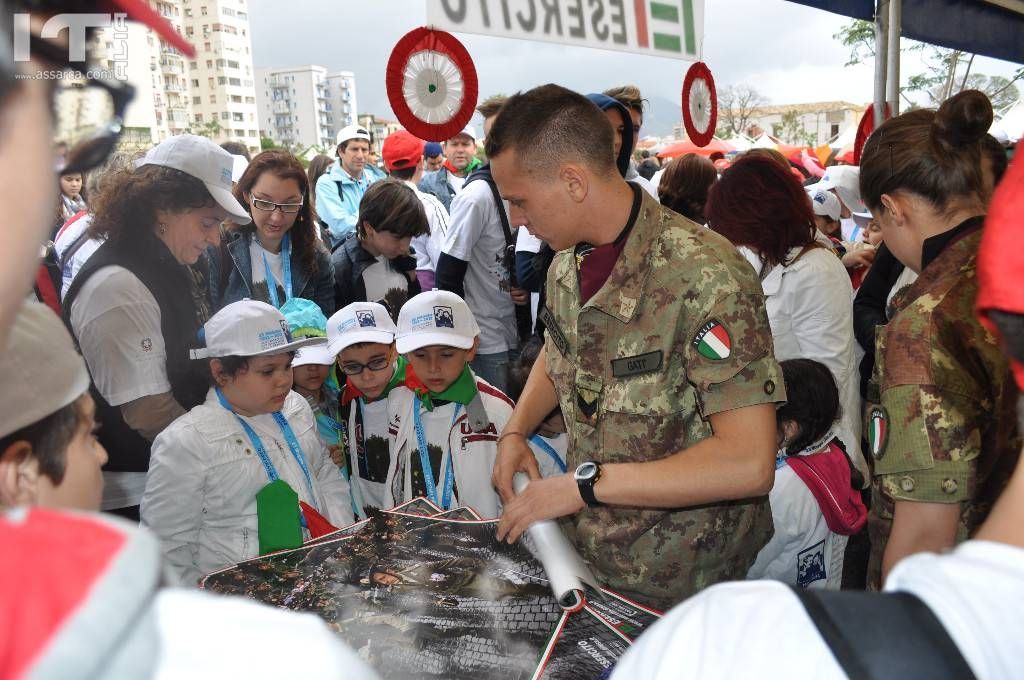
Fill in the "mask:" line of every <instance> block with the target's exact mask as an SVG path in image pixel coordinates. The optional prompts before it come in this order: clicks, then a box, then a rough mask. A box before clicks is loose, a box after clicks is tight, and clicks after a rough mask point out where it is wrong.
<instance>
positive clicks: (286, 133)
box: [256, 65, 356, 151]
mask: <svg viewBox="0 0 1024 680" xmlns="http://www.w3.org/2000/svg"><path fill="white" fill-rule="evenodd" d="M256 85H257V88H256V102H257V109H258V111H259V122H260V131H261V132H262V134H263V136H265V137H269V138H270V139H272V140H274V141H275V142H277V143H278V144H283V145H285V146H289V147H292V148H295V149H297V150H303V149H309V148H311V147H314V148H317V149H320V150H325V151H332V150H333V149H334V140H335V136H336V135H337V133H338V131H339V130H341V129H342V128H343V127H345V126H346V125H351V124H352V123H353V122H355V111H356V108H355V105H356V86H355V76H354V75H353V74H352V73H351V72H350V71H338V72H336V73H328V72H327V69H326V68H324V67H323V66H315V65H307V66H296V67H294V68H267V69H260V70H258V71H257V73H256Z"/></svg>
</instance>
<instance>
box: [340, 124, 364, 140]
mask: <svg viewBox="0 0 1024 680" xmlns="http://www.w3.org/2000/svg"><path fill="white" fill-rule="evenodd" d="M350 139H365V140H366V141H370V133H369V132H367V131H366V128H364V127H363V126H362V125H346V126H345V127H343V128H341V129H340V130H338V137H337V138H336V139H335V141H334V143H335V144H341V143H342V142H347V141H348V140H350Z"/></svg>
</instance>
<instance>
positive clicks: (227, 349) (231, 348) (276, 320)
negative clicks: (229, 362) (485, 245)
mask: <svg viewBox="0 0 1024 680" xmlns="http://www.w3.org/2000/svg"><path fill="white" fill-rule="evenodd" d="M203 335H204V336H205V338H206V347H204V348H202V349H194V350H192V351H191V352H190V354H191V356H192V358H193V359H213V358H216V357H260V356H267V355H271V354H282V353H284V352H294V351H295V350H297V349H299V348H301V347H307V346H310V345H322V344H324V339H323V338H300V339H298V340H295V339H292V333H291V329H290V328H289V327H288V321H287V320H286V319H285V318H284V314H282V313H281V312H280V311H279V310H278V309H277V308H276V307H274V306H272V305H268V304H267V303H266V302H260V301H258V300H240V301H238V302H232V303H231V304H230V305H227V306H225V307H224V308H223V309H221V310H220V311H219V312H217V313H216V314H214V315H213V316H211V317H210V320H209V321H207V322H206V324H205V325H204V326H203Z"/></svg>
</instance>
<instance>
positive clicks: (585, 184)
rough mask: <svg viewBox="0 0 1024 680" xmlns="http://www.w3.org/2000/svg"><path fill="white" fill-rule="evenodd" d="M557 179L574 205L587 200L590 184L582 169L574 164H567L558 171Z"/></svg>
mask: <svg viewBox="0 0 1024 680" xmlns="http://www.w3.org/2000/svg"><path fill="white" fill-rule="evenodd" d="M558 178H559V179H560V180H561V181H562V184H563V185H564V186H565V191H566V193H567V194H569V198H571V199H572V200H573V201H574V202H576V203H582V202H583V201H584V200H585V199H586V198H587V191H588V190H589V188H590V182H589V179H588V177H587V173H586V172H585V171H584V169H583V167H582V166H580V165H578V164H575V163H567V164H565V165H563V166H562V167H561V168H559V170H558Z"/></svg>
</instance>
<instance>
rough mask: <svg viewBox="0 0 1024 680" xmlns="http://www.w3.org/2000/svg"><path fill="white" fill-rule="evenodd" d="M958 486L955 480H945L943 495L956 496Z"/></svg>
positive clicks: (943, 482)
mask: <svg viewBox="0 0 1024 680" xmlns="http://www.w3.org/2000/svg"><path fill="white" fill-rule="evenodd" d="M957 486H958V485H957V483H956V480H955V479H944V480H942V493H946V494H954V493H956V490H957Z"/></svg>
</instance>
